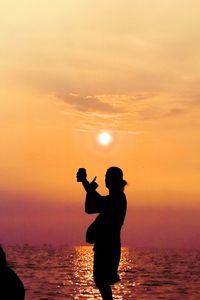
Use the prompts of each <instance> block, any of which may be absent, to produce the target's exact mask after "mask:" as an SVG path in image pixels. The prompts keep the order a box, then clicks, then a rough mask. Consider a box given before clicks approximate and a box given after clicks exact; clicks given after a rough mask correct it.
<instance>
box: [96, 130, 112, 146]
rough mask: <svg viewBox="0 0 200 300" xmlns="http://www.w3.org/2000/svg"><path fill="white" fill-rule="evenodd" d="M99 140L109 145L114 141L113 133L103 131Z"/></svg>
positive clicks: (102, 143) (104, 144)
mask: <svg viewBox="0 0 200 300" xmlns="http://www.w3.org/2000/svg"><path fill="white" fill-rule="evenodd" d="M97 140H98V142H99V143H100V144H101V145H103V146H107V145H109V144H110V143H111V142H112V135H111V134H110V133H108V132H101V133H100V134H99V135H98V136H97Z"/></svg>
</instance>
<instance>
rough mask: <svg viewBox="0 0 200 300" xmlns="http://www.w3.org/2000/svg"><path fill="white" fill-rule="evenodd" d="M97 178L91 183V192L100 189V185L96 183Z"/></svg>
mask: <svg viewBox="0 0 200 300" xmlns="http://www.w3.org/2000/svg"><path fill="white" fill-rule="evenodd" d="M96 178H97V177H96V176H95V177H94V179H93V180H92V181H91V182H90V189H91V190H96V189H97V188H98V186H99V185H98V183H97V182H96Z"/></svg>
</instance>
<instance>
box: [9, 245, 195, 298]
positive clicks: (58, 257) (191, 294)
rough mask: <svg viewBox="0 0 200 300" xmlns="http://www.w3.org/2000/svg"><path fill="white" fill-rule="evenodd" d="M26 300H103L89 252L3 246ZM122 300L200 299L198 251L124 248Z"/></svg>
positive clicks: (115, 289) (82, 248)
mask: <svg viewBox="0 0 200 300" xmlns="http://www.w3.org/2000/svg"><path fill="white" fill-rule="evenodd" d="M4 248H5V251H6V253H7V259H8V261H9V264H10V266H11V267H12V268H13V269H14V270H15V271H16V272H17V274H18V275H19V276H20V278H21V279H22V281H23V283H24V285H25V288H26V298H25V299H26V300H52V299H54V300H61V299H82V300H83V299H84V300H86V299H90V300H91V299H101V297H100V295H99V292H98V289H96V287H95V285H94V283H93V279H92V263H93V260H92V258H93V251H92V247H87V246H80V247H73V248H69V247H53V246H49V245H43V246H40V247H33V246H29V245H24V246H12V247H11V246H9V247H4ZM119 273H120V277H121V281H120V282H119V283H117V284H116V285H115V286H114V287H113V295H114V299H120V300H122V299H123V300H129V299H137V300H143V299H144V300H145V299H148V300H156V299H166V300H182V299H183V300H184V299H188V300H199V299H200V250H131V249H128V248H123V249H122V259H121V263H120V268H119Z"/></svg>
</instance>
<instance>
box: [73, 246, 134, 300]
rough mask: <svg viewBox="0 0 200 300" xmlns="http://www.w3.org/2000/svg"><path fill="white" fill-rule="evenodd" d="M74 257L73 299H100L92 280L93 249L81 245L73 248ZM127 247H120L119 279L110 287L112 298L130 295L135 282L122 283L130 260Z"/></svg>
mask: <svg viewBox="0 0 200 300" xmlns="http://www.w3.org/2000/svg"><path fill="white" fill-rule="evenodd" d="M75 253H76V254H75V257H74V262H73V266H74V282H76V292H75V297H74V299H94V298H95V299H102V298H101V296H100V294H99V291H98V289H97V288H96V287H95V284H94V282H93V250H92V247H88V246H82V247H76V248H75ZM129 255H130V254H129V249H127V248H122V256H121V261H120V267H119V274H120V277H121V281H120V282H119V283H117V284H115V285H114V286H113V287H112V290H113V297H114V299H118V300H123V299H125V298H124V297H125V296H127V298H129V297H130V295H131V292H132V289H133V288H134V287H135V286H136V283H135V282H133V281H132V280H131V281H127V286H125V285H124V283H123V277H124V276H126V272H128V264H129V263H131V264H132V262H130V261H129V260H130V258H129Z"/></svg>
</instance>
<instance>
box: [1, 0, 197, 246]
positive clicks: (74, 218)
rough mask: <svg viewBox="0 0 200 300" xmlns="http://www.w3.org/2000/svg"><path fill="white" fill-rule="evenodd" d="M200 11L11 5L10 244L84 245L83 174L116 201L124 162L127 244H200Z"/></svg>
mask: <svg viewBox="0 0 200 300" xmlns="http://www.w3.org/2000/svg"><path fill="white" fill-rule="evenodd" d="M199 11H200V2H199V1H197V0H192V1H186V0H173V1H172V0H168V1H160V0H154V1H149V0H137V1H133V0H127V1H116V0H115V1H114V0H109V1H105V0H101V1H96V2H94V1H91V0H73V1H64V0H57V1H47V0H40V1H37V0H34V1H33V0H30V1H20V2H17V1H14V0H8V1H4V2H3V3H1V4H0V20H1V21H0V23H1V26H0V36H1V40H0V53H1V55H0V67H1V73H0V87H1V89H0V128H1V133H0V145H1V147H0V154H1V155H0V222H1V224H0V242H2V243H15V242H29V243H42V242H52V243H54V242H56V243H63V244H65V243H68V244H80V243H81V244H82V243H84V230H85V228H86V226H87V224H88V223H89V221H90V220H91V217H88V216H85V215H84V213H83V210H82V209H83V201H84V193H83V191H82V189H81V186H80V184H77V183H76V180H75V173H76V170H77V169H78V168H79V167H80V166H81V167H82V166H84V167H86V168H87V169H88V176H89V178H91V179H93V177H94V176H95V175H96V176H97V181H98V183H99V184H100V188H99V191H100V192H102V193H106V190H105V188H104V174H105V171H106V169H107V168H108V167H109V166H111V165H117V166H120V167H121V168H122V169H123V170H124V175H125V178H126V179H127V181H128V182H129V185H128V187H127V189H126V194H127V196H128V200H129V212H128V216H127V224H126V228H124V231H123V239H124V242H125V243H126V244H127V245H130V246H133V247H146V246H147V247H148V246H151V247H200V236H199V228H200V218H199V213H200V184H199V178H200V156H199V151H200V139H199V129H200V118H199V115H200V114H199V113H200V105H199V104H200V92H199V85H200V60H199V53H200V38H199V37H200V27H199ZM102 130H106V131H108V132H110V133H111V134H112V136H113V142H112V143H111V144H110V145H109V146H107V147H103V146H101V145H99V144H98V142H97V141H96V136H97V134H98V133H99V132H101V131H102Z"/></svg>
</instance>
